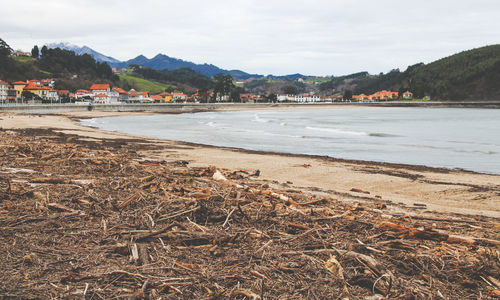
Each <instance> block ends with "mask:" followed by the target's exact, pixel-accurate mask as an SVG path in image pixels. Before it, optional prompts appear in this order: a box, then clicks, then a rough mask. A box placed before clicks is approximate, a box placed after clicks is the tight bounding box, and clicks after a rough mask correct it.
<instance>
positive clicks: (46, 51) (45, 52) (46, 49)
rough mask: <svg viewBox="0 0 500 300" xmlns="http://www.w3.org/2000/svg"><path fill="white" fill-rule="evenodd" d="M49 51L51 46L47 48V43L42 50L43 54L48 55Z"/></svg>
mask: <svg viewBox="0 0 500 300" xmlns="http://www.w3.org/2000/svg"><path fill="white" fill-rule="evenodd" d="M48 51H49V48H47V46H46V45H43V47H42V51H41V52H42V56H46V55H47V53H48Z"/></svg>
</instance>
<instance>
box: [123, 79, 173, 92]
mask: <svg viewBox="0 0 500 300" xmlns="http://www.w3.org/2000/svg"><path fill="white" fill-rule="evenodd" d="M119 77H120V82H121V85H122V86H127V87H130V88H133V89H135V90H137V91H148V92H151V93H158V92H164V91H165V90H167V89H174V90H175V89H177V87H176V86H175V85H171V84H167V83H161V82H155V81H150V80H147V79H143V78H140V77H136V76H131V75H119Z"/></svg>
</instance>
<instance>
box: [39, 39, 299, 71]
mask: <svg viewBox="0 0 500 300" xmlns="http://www.w3.org/2000/svg"><path fill="white" fill-rule="evenodd" d="M46 46H47V47H48V48H61V49H64V50H69V51H74V52H75V53H76V54H77V55H83V54H89V55H91V56H92V57H94V59H95V60H96V61H98V62H106V63H107V64H108V65H110V66H111V67H113V68H126V67H128V66H130V65H140V66H145V67H149V68H152V69H157V70H165V69H167V70H177V69H182V68H188V69H191V70H193V71H196V72H198V73H201V74H203V75H206V76H209V77H212V76H214V75H216V74H219V73H222V74H226V75H227V74H229V75H231V76H232V77H233V78H235V79H240V80H245V79H249V78H261V77H264V76H263V75H259V74H249V73H246V72H243V71H240V70H224V69H221V68H219V67H217V66H214V65H212V64H206V63H205V64H196V63H193V62H190V61H185V60H182V59H178V58H174V57H170V56H168V55H165V54H158V55H156V56H155V57H153V58H151V59H149V58H147V57H145V56H144V55H139V56H137V57H136V58H133V59H129V60H127V61H120V60H118V59H115V58H113V57H111V56H107V55H104V54H102V53H99V52H97V51H95V50H93V49H91V48H90V47H87V46H83V47H80V46H77V45H73V44H70V43H52V44H48V45H46ZM294 76H297V75H294Z"/></svg>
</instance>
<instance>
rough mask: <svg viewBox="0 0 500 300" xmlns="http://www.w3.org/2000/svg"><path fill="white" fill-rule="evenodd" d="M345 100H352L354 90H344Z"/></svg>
mask: <svg viewBox="0 0 500 300" xmlns="http://www.w3.org/2000/svg"><path fill="white" fill-rule="evenodd" d="M343 99H344V100H352V91H351V90H345V91H344V97H343Z"/></svg>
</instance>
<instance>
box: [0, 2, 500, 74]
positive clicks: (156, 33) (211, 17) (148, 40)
mask: <svg viewBox="0 0 500 300" xmlns="http://www.w3.org/2000/svg"><path fill="white" fill-rule="evenodd" d="M2 10H3V12H2V18H0V28H2V36H1V37H2V38H3V39H5V40H6V41H7V42H8V43H9V44H11V46H13V47H14V48H23V49H25V50H29V49H31V47H32V46H33V45H34V44H39V45H41V44H44V43H49V42H61V41H68V42H71V43H74V44H78V45H87V46H89V47H91V48H94V49H95V50H97V51H100V52H102V53H104V54H106V55H110V56H113V57H116V58H118V59H122V60H126V59H130V58H133V57H135V56H137V55H139V54H144V55H146V56H148V57H152V56H154V55H156V54H157V53H165V54H167V55H170V56H173V57H177V58H182V59H185V60H192V61H194V62H197V63H204V62H208V63H212V64H215V65H217V66H220V67H223V68H227V69H243V70H245V71H247V72H252V73H263V74H267V73H273V74H285V73H296V72H300V73H306V74H315V75H329V74H335V75H342V74H347V73H352V72H357V71H362V70H367V71H369V72H372V73H378V72H387V71H389V70H390V69H392V68H401V69H405V68H406V66H408V65H411V64H414V63H417V62H420V61H423V62H430V61H432V60H435V59H438V58H441V57H443V56H447V55H451V54H453V53H456V52H459V51H462V50H467V49H470V48H474V47H480V46H484V45H487V44H496V43H498V42H499V37H498V33H497V32H496V30H495V29H496V27H497V25H496V18H497V16H496V14H497V12H498V11H499V10H500V2H498V1H487V0H473V1H472V0H463V1H450V0H434V1H420V2H409V1H396V0H379V1H368V0H351V1H348V0H330V1H328V0H311V1H308V2H304V1H297V0H290V1H282V0H267V1H261V0H239V1H238V0H234V1H222V0H212V1H199V0H184V1H158V0H142V1H130V0H123V1H115V0H101V1H94V0H75V1H63V0H46V1H42V2H40V1H35V0H24V1H23V6H22V10H21V9H20V7H19V6H18V5H17V4H16V3H15V2H8V3H5V4H4V5H3V8H2Z"/></svg>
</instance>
